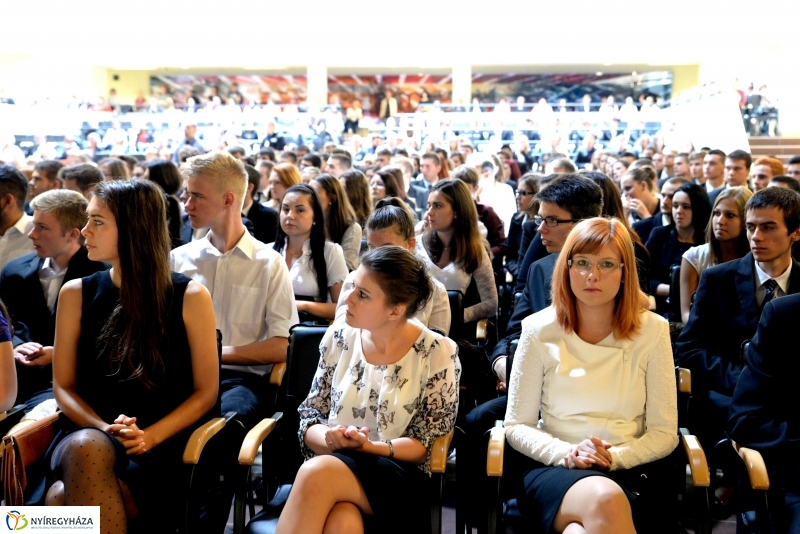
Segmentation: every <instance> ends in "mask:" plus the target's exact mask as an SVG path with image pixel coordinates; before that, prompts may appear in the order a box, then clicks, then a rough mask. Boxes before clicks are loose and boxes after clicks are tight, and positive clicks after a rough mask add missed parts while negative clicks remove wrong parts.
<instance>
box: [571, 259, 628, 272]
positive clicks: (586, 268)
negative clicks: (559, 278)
mask: <svg viewBox="0 0 800 534" xmlns="http://www.w3.org/2000/svg"><path fill="white" fill-rule="evenodd" d="M567 265H569V266H570V267H572V268H573V269H575V270H576V271H578V272H579V273H581V274H586V273H589V272H591V271H592V267H594V265H592V263H591V262H590V261H589V260H584V259H578V260H567ZM623 265H625V264H624V263H614V262H613V261H609V260H603V261H601V262H600V263H598V264H597V270H598V271H600V274H608V273H611V272H614V271H616V270H617V269H622V266H623Z"/></svg>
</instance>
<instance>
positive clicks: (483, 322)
mask: <svg viewBox="0 0 800 534" xmlns="http://www.w3.org/2000/svg"><path fill="white" fill-rule="evenodd" d="M488 328H489V321H488V320H487V319H479V320H478V326H477V327H476V329H475V340H476V341H486V338H487V335H486V334H487V330H488Z"/></svg>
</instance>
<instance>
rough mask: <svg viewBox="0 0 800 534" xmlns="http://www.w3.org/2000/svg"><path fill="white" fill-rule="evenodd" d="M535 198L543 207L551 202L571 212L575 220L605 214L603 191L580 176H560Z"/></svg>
mask: <svg viewBox="0 0 800 534" xmlns="http://www.w3.org/2000/svg"><path fill="white" fill-rule="evenodd" d="M555 176H556V178H553V179H551V180H550V181H549V182H548V184H547V187H545V188H544V189H542V190H540V191H539V192H538V193H536V196H535V197H533V198H534V199H535V200H537V201H538V202H539V205H540V206H541V205H542V203H543V202H550V203H551V204H555V205H557V206H558V207H559V208H561V209H563V210H565V211H567V212H569V214H570V217H572V218H573V219H590V218H592V217H599V216H600V215H601V214H602V213H603V190H602V189H600V186H599V185H597V184H596V183H595V182H594V181H593V180H591V179H589V178H586V177H585V176H581V175H580V174H558V175H555Z"/></svg>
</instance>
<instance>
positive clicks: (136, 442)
mask: <svg viewBox="0 0 800 534" xmlns="http://www.w3.org/2000/svg"><path fill="white" fill-rule="evenodd" d="M105 431H106V432H108V433H109V434H111V435H112V436H114V437H115V438H117V439H118V440H119V442H120V443H122V445H123V446H124V447H125V450H126V452H127V454H128V455H129V456H133V455H137V454H144V453H145V452H147V451H148V448H152V446H150V447H148V437H149V436H148V435H147V434H146V432H145V431H144V430H141V429H139V427H138V426H136V418H135V417H128V416H127V415H125V414H120V416H119V417H117V418H116V419H114V423H112V424H110V425H108V427H106V428H105Z"/></svg>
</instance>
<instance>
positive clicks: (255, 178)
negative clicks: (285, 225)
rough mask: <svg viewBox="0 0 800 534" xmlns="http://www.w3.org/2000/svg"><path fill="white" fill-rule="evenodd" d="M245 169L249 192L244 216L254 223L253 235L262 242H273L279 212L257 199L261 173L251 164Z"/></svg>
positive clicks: (245, 201)
mask: <svg viewBox="0 0 800 534" xmlns="http://www.w3.org/2000/svg"><path fill="white" fill-rule="evenodd" d="M244 169H245V170H246V171H247V193H246V194H245V196H244V205H243V206H242V217H247V218H248V219H250V222H251V223H253V230H252V231H251V232H250V233H251V234H252V235H253V237H255V238H256V239H258V240H259V241H261V242H262V243H272V242H273V241H275V232H276V229H277V226H278V212H277V211H275V210H274V209H272V208H268V207H266V206H264V205H262V204H259V203H258V202H256V201H255V194H256V192H257V191H258V183H259V181H260V180H261V175H260V174H259V172H258V171H257V170H256V169H255V168H254V167H251V166H250V165H245V166H244ZM248 230H249V229H248Z"/></svg>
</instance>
